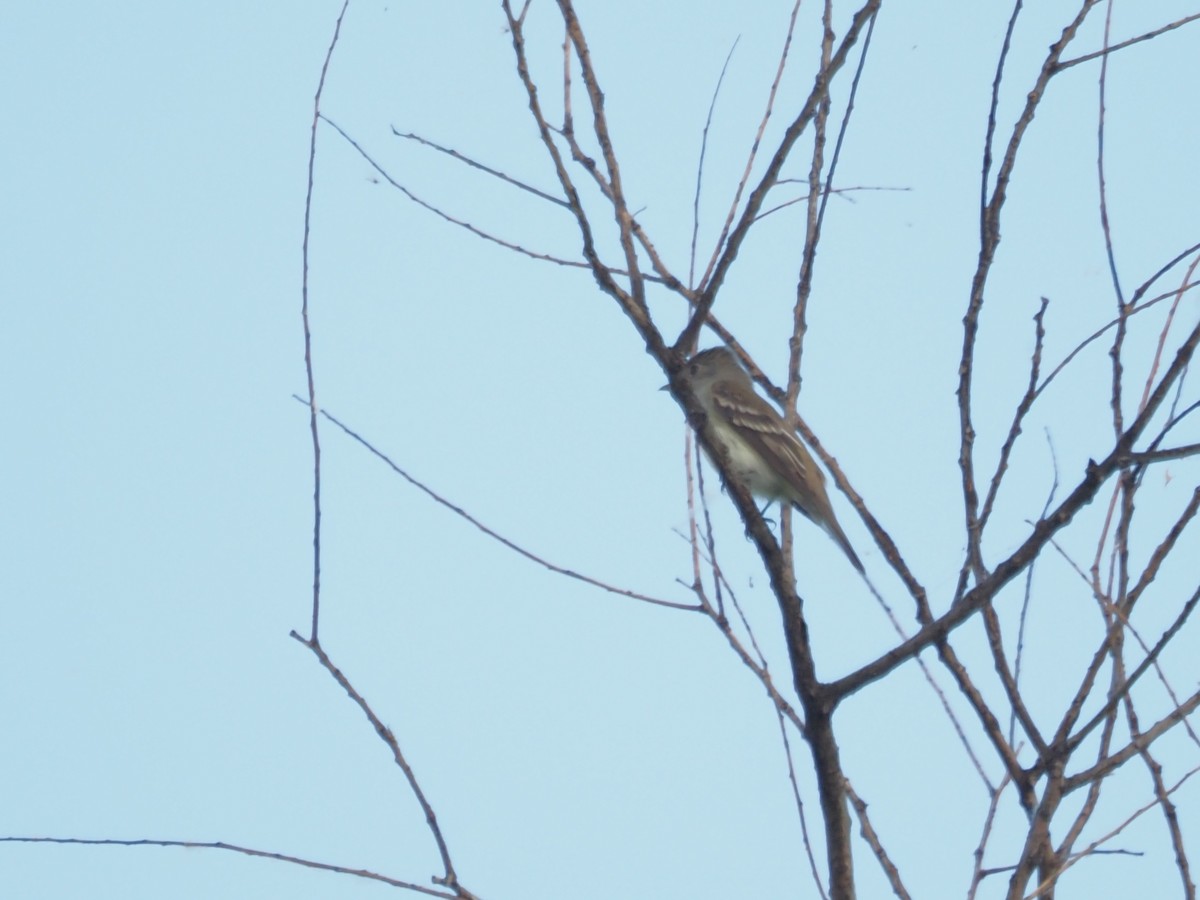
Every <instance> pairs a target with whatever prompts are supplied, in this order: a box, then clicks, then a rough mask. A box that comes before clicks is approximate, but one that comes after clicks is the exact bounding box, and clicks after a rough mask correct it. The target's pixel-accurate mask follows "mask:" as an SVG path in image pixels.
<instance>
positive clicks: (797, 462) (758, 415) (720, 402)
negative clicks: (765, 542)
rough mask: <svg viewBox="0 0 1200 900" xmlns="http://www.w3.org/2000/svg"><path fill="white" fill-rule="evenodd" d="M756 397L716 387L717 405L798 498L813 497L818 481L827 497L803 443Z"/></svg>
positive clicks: (823, 478) (714, 397) (714, 394)
mask: <svg viewBox="0 0 1200 900" xmlns="http://www.w3.org/2000/svg"><path fill="white" fill-rule="evenodd" d="M753 397H754V399H753V401H750V400H748V399H746V398H745V395H744V394H742V393H741V392H737V393H735V392H734V391H732V390H730V389H729V388H728V387H727V386H726V385H725V384H723V383H718V384H716V385H714V386H713V391H712V401H713V404H714V405H715V406H716V408H717V409H718V410H719V411H720V413H721V414H722V415H723V416H724V417H725V420H726V421H727V422H728V423H729V424H730V425H732V426H733V427H734V428H735V429H737V433H738V434H739V435H740V436H741V438H742V439H743V440H744V441H745V442H746V443H747V444H749V445H750V446H751V447H752V448H753V449H754V452H755V453H757V454H758V455H759V456H761V457H762V459H763V462H765V463H766V464H767V465H769V466H770V467H771V468H772V469H774V470H775V472H776V473H777V474H779V475H780V476H781V477H783V478H785V479H787V481H788V483H789V484H791V485H792V487H793V489H794V490H795V491H796V492H797V493H798V494H800V495H802V496H803V495H806V494H811V493H812V492H813V490H814V485H813V479H816V486H815V489H816V490H819V491H820V492H821V494H824V492H825V491H824V482H825V475H824V474H823V473H822V472H821V470H820V469H818V468H817V466H816V464H815V463H813V461H812V457H811V456H809V455H808V451H807V450H805V449H804V445H803V444H801V443H800V439H799V438H797V437H796V435H795V434H794V433H793V432H792V430H791V429H790V428H788V426H787V423H786V422H784V421H783V417H782V416H781V415H779V413H777V412H776V411H775V409H774V407H772V406H771V405H770V404H769V403H767V401H766V400H763V399H762V398H761V397H759V396H758V395H757V394H754V395H753ZM828 502H829V501H828V500H826V501H825V503H826V504H828ZM805 512H807V511H805Z"/></svg>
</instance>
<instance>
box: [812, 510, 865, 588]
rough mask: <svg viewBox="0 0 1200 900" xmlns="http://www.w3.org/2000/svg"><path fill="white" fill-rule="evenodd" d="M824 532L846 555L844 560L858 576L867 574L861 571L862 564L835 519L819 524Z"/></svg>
mask: <svg viewBox="0 0 1200 900" xmlns="http://www.w3.org/2000/svg"><path fill="white" fill-rule="evenodd" d="M821 525H822V527H824V529H825V531H826V532H827V533H828V534H829V536H830V537H831V538H833V541H834V543H835V544H837V545H838V546H839V547H841V548H842V552H843V553H845V554H846V559H848V560H850V565H852V566H854V568H856V569H857V570H858V574H859V575H863V576H865V575H866V574H867V573H866V572H865V571H864V570H863V564H862V562H861V561H860V560H859V558H858V554H857V553H855V552H854V548H853V547H851V546H850V539H849V538H847V537H846V533H845V532H844V531H842V527H841V526H840V525H838V523H837V520H836V519H832V518H831V519H828V520H826V521H824V522H822V523H821Z"/></svg>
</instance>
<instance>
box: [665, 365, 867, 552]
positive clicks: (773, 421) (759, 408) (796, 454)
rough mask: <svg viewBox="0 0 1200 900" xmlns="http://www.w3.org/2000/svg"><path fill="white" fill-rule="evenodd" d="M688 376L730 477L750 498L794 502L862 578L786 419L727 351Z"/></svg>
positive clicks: (691, 368)
mask: <svg viewBox="0 0 1200 900" xmlns="http://www.w3.org/2000/svg"><path fill="white" fill-rule="evenodd" d="M687 375H688V379H689V381H690V382H691V385H692V389H693V390H694V391H695V392H696V398H697V399H698V400H699V401H700V403H701V404H702V405H703V406H704V412H705V414H706V416H707V418H708V423H707V431H708V439H709V441H710V442H711V443H713V444H715V445H717V446H720V447H722V448H724V450H725V453H726V454H727V455H728V457H729V463H730V469H731V471H730V473H729V474H730V475H733V476H734V477H736V478H737V479H738V480H739V481H740V482H741V483H742V484H744V485H745V486H746V487H747V488H749V489H750V492H751V493H752V494H756V495H757V496H760V497H765V498H767V499H769V500H781V501H782V500H786V501H787V502H788V503H791V504H792V506H794V507H796V509H798V510H800V512H801V513H803V515H804V516H805V518H807V519H809V520H810V521H811V522H813V523H814V524H816V525H819V526H821V528H823V529H825V531H826V532H827V533H828V534H829V536H830V537H831V538H833V540H834V542H835V543H837V545H838V546H839V547H841V548H842V552H844V553H845V554H846V556H847V558H848V559H849V560H850V564H851V565H853V566H854V568H856V569H857V570H858V571H859V573H862V571H863V566H862V563H861V562H859V560H858V556H857V555H856V554H855V552H854V549H853V548H852V547H851V546H850V541H849V540H847V538H846V535H845V532H843V531H842V528H841V526H840V525H838V521H837V518H836V517H835V516H834V514H833V506H832V505H830V503H829V495H828V494H827V493H826V492H825V475H824V474H823V473H822V472H821V470H820V469H818V468H817V464H816V463H815V462H814V461H813V458H812V456H811V455H809V452H808V450H807V449H806V448H805V446H804V444H802V443H801V442H800V439H799V438H798V437H797V436H796V433H795V432H794V431H793V430H792V429H791V428H789V427H788V425H787V423H786V422H784V420H783V416H781V415H780V414H779V413H778V412H776V411H775V407H773V406H772V405H771V404H770V403H768V402H767V401H766V400H764V399H763V398H762V397H760V396H759V395H758V394H757V393H756V392H755V390H754V382H753V381H752V380H751V379H750V375H749V373H747V372H746V370H745V369H743V368H742V366H741V364H740V363H739V362H738V361H737V357H735V356H734V355H733V354H732V353H730V352H729V351H728V350H726V349H725V348H724V347H714V348H712V349H711V350H704V351H702V352H700V353H697V354H696V355H695V356H693V357H692V358H691V359H690V360H689V361H688V364H687Z"/></svg>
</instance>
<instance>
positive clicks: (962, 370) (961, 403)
mask: <svg viewBox="0 0 1200 900" xmlns="http://www.w3.org/2000/svg"><path fill="white" fill-rule="evenodd" d="M1098 2H1099V0H1083V4H1082V5H1081V7H1080V9H1079V12H1078V13H1076V15H1075V18H1074V19H1073V20H1072V21H1071V22H1070V24H1068V25H1067V26H1066V28H1064V29H1063V32H1062V35H1061V36H1060V37H1059V39H1058V40H1057V41H1056V42H1055V43H1054V44H1052V45H1051V47H1050V52H1049V53H1048V54H1047V56H1046V58H1045V60H1044V61H1043V62H1042V68H1041V71H1040V72H1039V73H1038V77H1037V79H1036V80H1035V82H1034V86H1033V89H1032V90H1031V91H1030V92H1029V94H1028V95H1027V97H1026V100H1025V106H1024V108H1023V110H1022V112H1021V115H1020V117H1019V118H1018V119H1017V122H1016V124H1015V125H1014V126H1013V130H1012V134H1011V135H1010V137H1009V140H1008V146H1007V149H1006V150H1005V153H1004V158H1003V159H1002V160H1001V163H1000V169H999V171H998V172H997V173H996V184H995V187H994V188H993V189H992V194H991V198H990V199H989V200H988V201H987V202H986V203H985V204H984V205H983V208H982V209H981V210H980V247H979V261H978V263H977V265H976V268H975V275H974V277H973V278H972V281H971V293H970V299H969V300H968V303H967V312H966V315H964V317H963V348H962V357H961V360H960V362H959V367H958V372H959V379H958V391H957V393H958V411H959V436H960V437H959V439H960V447H959V468H960V469H961V470H962V490H963V510H964V513H965V524H966V530H967V560H966V563H965V564H964V568H963V573H964V575H965V574H966V572H968V571H974V573H975V577H976V580H978V579H979V577H981V576H982V575H983V574H984V571H985V569H984V565H983V550H982V541H983V533H982V528H981V527H980V523H979V495H978V493H977V490H976V486H975V463H974V452H975V426H974V423H973V421H972V414H971V389H972V383H973V376H974V367H975V343H976V340H977V338H978V332H979V317H980V314H981V313H982V311H983V300H984V291H985V288H986V286H987V280H988V276H989V275H990V273H991V268H992V263H993V262H994V260H995V258H996V251H997V249H998V248H999V246H1000V213H1001V211H1002V210H1003V208H1004V203H1005V200H1006V198H1007V196H1008V185H1009V182H1010V181H1011V179H1012V175H1013V171H1014V169H1015V168H1016V162H1017V151H1018V150H1019V149H1020V147H1021V143H1022V141H1023V140H1024V137H1025V132H1026V131H1027V130H1028V129H1029V126H1030V124H1032V122H1033V117H1034V114H1035V113H1036V112H1037V108H1038V105H1039V104H1040V103H1041V100H1042V97H1043V96H1044V95H1045V92H1046V88H1047V86H1048V85H1049V83H1050V79H1051V78H1052V77H1053V76H1054V74H1055V72H1056V71H1057V69H1058V63H1059V60H1060V59H1061V58H1062V55H1063V52H1064V51H1065V50H1066V48H1067V46H1068V45H1069V44H1070V43H1071V41H1072V40H1074V38H1075V35H1076V33H1077V32H1078V31H1079V28H1080V26H1082V25H1083V21H1084V19H1085V18H1087V15H1088V13H1089V12H1090V11H1091V9H1092V7H1093V6H1095V4H1096V3H1098ZM1019 9H1020V5H1019V4H1018V5H1017V7H1016V8H1015V9H1014V11H1013V21H1015V18H1016V15H1017V13H1018V11H1019ZM1011 27H1012V23H1011V22H1010V31H1011ZM1007 48H1008V40H1007V38H1006V40H1005V52H1006V53H1007ZM1003 63H1004V57H1003V56H1002V57H1001V62H1000V67H999V68H998V69H997V74H996V84H995V86H994V88H993V104H995V102H996V100H995V98H996V97H997V96H998V93H997V92H998V90H999V81H1000V78H1001V74H1002V69H1003ZM993 115H994V113H993ZM989 134H990V131H989ZM989 146H990V141H989ZM990 162H991V155H990V151H986V152H985V155H984V166H983V170H984V171H983V176H982V177H983V179H984V182H985V184H986V179H987V173H988V169H989V168H990ZM984 193H985V194H986V187H985V188H984ZM965 584H966V579H965V578H963V579H962V580H961V587H960V591H961V590H962V589H964V588H965Z"/></svg>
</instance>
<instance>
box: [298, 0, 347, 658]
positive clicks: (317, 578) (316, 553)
mask: <svg viewBox="0 0 1200 900" xmlns="http://www.w3.org/2000/svg"><path fill="white" fill-rule="evenodd" d="M349 6H350V0H343V2H342V9H341V11H340V12H339V13H338V17H337V22H336V24H335V25H334V27H333V39H332V40H330V42H329V49H328V50H326V51H325V61H324V62H323V63H322V64H321V77H320V78H319V79H318V80H317V92H316V94H315V95H314V96H313V118H312V129H311V131H310V137H309V142H308V179H307V184H306V186H305V191H304V239H303V241H302V243H301V249H300V256H301V275H300V320H301V322H302V323H303V325H304V373H305V376H306V378H307V380H308V428H309V432H310V433H311V434H312V448H313V581H312V625H311V629H312V630H311V632H310V633H309V636H308V640H309V641H310V642H311V643H312V644H313V645H314V646H316V645H317V627H318V625H319V624H320V620H321V432H320V428H319V427H318V416H317V412H318V409H317V388H316V380H315V378H314V377H313V354H312V327H311V325H310V323H309V317H308V239H309V236H310V235H311V233H312V199H313V180H314V177H315V172H316V165H317V124H318V123H319V122H320V119H321V94H322V93H324V91H325V77H326V75H327V74H328V73H329V61H330V60H331V59H333V48H334V47H336V46H337V42H338V36H339V35H340V34H341V33H342V19H343V18H344V17H345V15H346V8H347V7H349Z"/></svg>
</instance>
